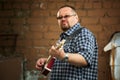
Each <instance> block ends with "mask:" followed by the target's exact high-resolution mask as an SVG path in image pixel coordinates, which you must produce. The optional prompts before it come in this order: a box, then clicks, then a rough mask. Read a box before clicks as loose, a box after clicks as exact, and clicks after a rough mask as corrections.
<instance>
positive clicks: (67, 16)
mask: <svg viewBox="0 0 120 80" xmlns="http://www.w3.org/2000/svg"><path fill="white" fill-rule="evenodd" d="M72 16H76V14H73V15H65V16H59V17H57V19H58V20H61V19H62V18H65V19H66V18H69V17H72Z"/></svg>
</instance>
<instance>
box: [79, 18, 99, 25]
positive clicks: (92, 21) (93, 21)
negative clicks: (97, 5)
mask: <svg viewBox="0 0 120 80" xmlns="http://www.w3.org/2000/svg"><path fill="white" fill-rule="evenodd" d="M81 23H82V24H97V23H98V18H92V17H91V18H82V19H81Z"/></svg>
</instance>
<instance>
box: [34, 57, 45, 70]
mask: <svg viewBox="0 0 120 80" xmlns="http://www.w3.org/2000/svg"><path fill="white" fill-rule="evenodd" d="M46 60H47V58H40V59H38V60H37V62H36V66H35V67H36V69H38V70H40V71H41V70H42V69H43V66H44V64H45V62H46Z"/></svg>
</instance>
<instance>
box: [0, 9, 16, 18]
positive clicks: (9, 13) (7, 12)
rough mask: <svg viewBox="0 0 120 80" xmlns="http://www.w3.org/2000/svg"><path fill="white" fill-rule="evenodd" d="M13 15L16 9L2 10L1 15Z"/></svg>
mask: <svg viewBox="0 0 120 80" xmlns="http://www.w3.org/2000/svg"><path fill="white" fill-rule="evenodd" d="M13 15H14V11H12V10H4V11H0V17H12V16H13Z"/></svg>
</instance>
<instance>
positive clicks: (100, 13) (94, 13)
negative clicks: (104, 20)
mask: <svg viewBox="0 0 120 80" xmlns="http://www.w3.org/2000/svg"><path fill="white" fill-rule="evenodd" d="M105 13H106V10H104V9H94V10H89V11H88V16H92V17H102V16H104V15H105Z"/></svg>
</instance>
